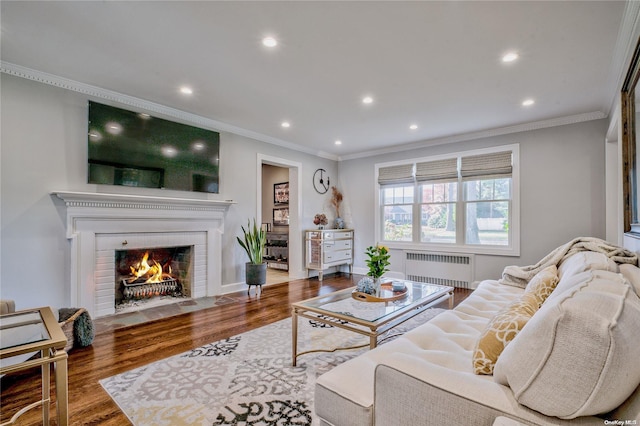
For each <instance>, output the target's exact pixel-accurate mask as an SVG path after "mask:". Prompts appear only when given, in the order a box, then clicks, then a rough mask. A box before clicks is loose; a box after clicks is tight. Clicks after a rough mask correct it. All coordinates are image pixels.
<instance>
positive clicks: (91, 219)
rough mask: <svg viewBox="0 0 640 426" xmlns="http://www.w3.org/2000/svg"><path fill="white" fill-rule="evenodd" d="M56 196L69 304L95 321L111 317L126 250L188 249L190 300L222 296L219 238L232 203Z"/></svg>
mask: <svg viewBox="0 0 640 426" xmlns="http://www.w3.org/2000/svg"><path fill="white" fill-rule="evenodd" d="M55 195H57V196H58V197H59V198H60V199H62V200H64V202H65V204H66V215H67V238H69V240H70V242H71V267H70V269H71V280H70V281H71V282H70V295H71V300H70V303H71V306H81V307H84V308H86V309H87V310H88V311H89V313H90V314H91V316H92V317H93V318H100V317H104V316H108V315H112V314H114V313H115V307H114V305H115V297H116V295H115V292H116V290H115V289H116V285H115V280H116V278H115V273H114V269H115V253H116V251H117V250H122V249H124V248H126V249H145V248H153V247H174V246H190V247H192V248H193V266H192V269H193V274H192V277H191V280H190V297H191V298H201V297H212V296H217V295H220V294H221V292H222V291H221V290H222V282H221V280H222V274H221V262H222V253H221V240H222V234H223V233H224V215H225V213H226V211H227V209H228V208H229V205H230V204H232V203H231V202H226V201H217V200H204V199H185V198H170V197H151V196H133V195H122V194H103V193H84V192H55ZM179 303H187V304H188V303H189V302H188V301H184V302H179Z"/></svg>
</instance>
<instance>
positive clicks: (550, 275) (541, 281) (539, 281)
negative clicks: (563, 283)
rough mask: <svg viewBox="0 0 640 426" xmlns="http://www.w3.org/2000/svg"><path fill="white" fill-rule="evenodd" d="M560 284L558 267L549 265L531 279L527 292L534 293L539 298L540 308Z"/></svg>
mask: <svg viewBox="0 0 640 426" xmlns="http://www.w3.org/2000/svg"><path fill="white" fill-rule="evenodd" d="M557 285H558V268H556V266H555V265H552V266H549V267H547V268H545V269H543V270H542V271H540V272H538V274H537V275H536V276H535V277H533V278H532V279H531V281H529V284H527V287H526V288H525V293H532V294H533V295H534V296H535V297H536V299H537V300H538V309H540V306H542V304H543V303H544V301H545V300H547V297H549V295H550V294H551V293H552V292H553V290H554V289H555V288H556V286H557Z"/></svg>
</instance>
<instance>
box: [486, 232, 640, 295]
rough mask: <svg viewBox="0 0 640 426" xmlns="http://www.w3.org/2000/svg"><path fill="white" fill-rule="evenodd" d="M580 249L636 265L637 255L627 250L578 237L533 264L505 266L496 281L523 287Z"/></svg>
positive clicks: (591, 238) (597, 240)
mask: <svg viewBox="0 0 640 426" xmlns="http://www.w3.org/2000/svg"><path fill="white" fill-rule="evenodd" d="M580 251H595V252H598V253H602V254H604V255H606V256H607V257H608V258H610V259H611V260H613V261H614V262H616V263H631V264H633V265H638V255H636V254H635V253H633V252H631V251H629V250H626V249H624V248H622V247H618V246H615V245H612V244H610V243H608V242H606V241H604V240H601V239H600V238H594V237H579V238H575V239H573V240H571V241H569V242H568V243H566V244H564V245H561V246H560V247H558V248H556V249H555V250H553V251H552V252H551V253H549V254H548V255H546V256H545V257H544V258H542V260H540V261H539V262H538V263H536V264H535V265H529V266H515V265H512V266H507V267H506V268H504V271H503V272H502V278H501V279H499V280H498V282H499V283H500V284H507V285H512V286H516V287H522V288H525V287H526V286H527V283H528V282H529V281H530V280H531V278H533V277H534V276H535V275H536V274H537V273H538V272H540V271H541V270H543V269H544V268H546V267H548V266H551V265H556V266H558V265H559V264H560V262H562V261H563V260H564V259H566V258H567V257H569V256H571V255H573V254H575V253H578V252H580Z"/></svg>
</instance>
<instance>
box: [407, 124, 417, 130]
mask: <svg viewBox="0 0 640 426" xmlns="http://www.w3.org/2000/svg"><path fill="white" fill-rule="evenodd" d="M409 128H410V129H411V130H416V129H417V128H418V125H417V124H412V125H411V126H409Z"/></svg>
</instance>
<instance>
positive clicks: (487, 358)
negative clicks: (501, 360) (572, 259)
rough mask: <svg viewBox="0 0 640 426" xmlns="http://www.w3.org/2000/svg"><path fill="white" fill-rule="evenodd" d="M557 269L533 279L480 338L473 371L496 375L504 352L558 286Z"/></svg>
mask: <svg viewBox="0 0 640 426" xmlns="http://www.w3.org/2000/svg"><path fill="white" fill-rule="evenodd" d="M557 273H558V270H557V268H556V267H555V266H549V267H548V268H545V269H543V270H542V271H540V272H539V273H538V274H536V276H535V277H533V278H532V279H531V281H530V282H529V284H528V285H527V288H526V289H525V293H524V294H523V295H522V296H521V297H520V298H519V299H517V300H515V301H513V302H512V303H511V304H509V305H508V306H507V307H505V308H503V309H502V310H501V311H500V312H498V313H497V314H496V316H495V317H493V318H492V319H491V321H490V322H489V324H488V325H487V328H486V329H485V331H484V332H483V333H482V336H480V339H479V340H478V342H477V344H476V348H475V351H474V353H473V371H474V372H475V373H476V374H489V375H490V374H493V368H494V366H495V365H496V362H497V361H498V357H499V356H500V354H501V353H502V351H503V350H504V348H505V347H506V346H507V345H508V344H509V342H511V341H512V340H513V338H514V337H516V335H517V334H518V332H520V330H522V328H523V327H524V326H525V324H526V323H527V322H528V321H529V319H531V317H532V316H533V314H535V313H536V312H537V311H538V309H540V306H542V304H543V303H544V301H545V300H546V298H547V297H548V296H549V294H551V292H552V291H553V289H554V288H555V286H556V284H558V275H557Z"/></svg>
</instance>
